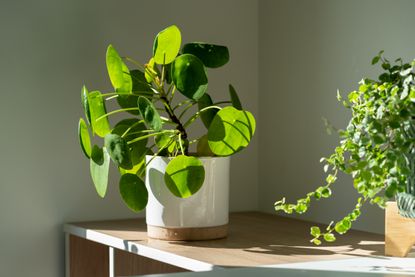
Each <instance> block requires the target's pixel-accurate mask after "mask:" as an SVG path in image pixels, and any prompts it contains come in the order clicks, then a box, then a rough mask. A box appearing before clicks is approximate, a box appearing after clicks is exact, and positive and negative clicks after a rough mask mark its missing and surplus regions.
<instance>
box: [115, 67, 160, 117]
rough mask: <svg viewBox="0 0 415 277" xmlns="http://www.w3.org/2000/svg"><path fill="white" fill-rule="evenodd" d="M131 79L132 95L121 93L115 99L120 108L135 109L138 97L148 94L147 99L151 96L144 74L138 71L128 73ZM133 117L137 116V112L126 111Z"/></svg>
mask: <svg viewBox="0 0 415 277" xmlns="http://www.w3.org/2000/svg"><path fill="white" fill-rule="evenodd" d="M130 75H131V79H132V93H131V94H132V95H125V93H121V94H119V95H118V97H117V102H118V104H119V105H120V107H121V108H124V109H125V108H137V99H138V96H139V95H143V94H148V96H149V97H151V95H152V91H151V88H150V86H149V85H148V83H147V81H146V79H145V77H144V73H143V72H141V71H140V70H131V71H130ZM127 112H128V113H131V114H133V115H138V114H139V111H135V110H132V111H127Z"/></svg>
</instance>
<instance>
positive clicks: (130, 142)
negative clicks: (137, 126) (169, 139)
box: [127, 130, 175, 144]
mask: <svg viewBox="0 0 415 277" xmlns="http://www.w3.org/2000/svg"><path fill="white" fill-rule="evenodd" d="M172 132H175V130H164V131H161V132H156V133H152V134H148V135H145V136H141V137H138V138H135V139H133V140H130V141H128V142H127V144H132V143H134V142H137V141H140V140H143V139H146V138H150V137H154V136H158V135H161V134H164V133H172Z"/></svg>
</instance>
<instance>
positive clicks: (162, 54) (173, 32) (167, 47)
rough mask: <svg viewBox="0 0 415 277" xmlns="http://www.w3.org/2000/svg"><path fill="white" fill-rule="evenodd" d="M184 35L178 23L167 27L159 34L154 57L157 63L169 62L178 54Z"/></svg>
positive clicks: (155, 41)
mask: <svg viewBox="0 0 415 277" xmlns="http://www.w3.org/2000/svg"><path fill="white" fill-rule="evenodd" d="M181 43H182V36H181V34H180V30H179V28H177V26H176V25H172V26H170V27H167V28H166V29H164V30H163V31H161V32H160V33H158V34H157V36H156V39H155V40H154V45H153V57H154V61H155V62H156V63H157V64H169V63H171V62H172V61H173V60H174V59H175V58H176V56H177V54H178V53H179V50H180V45H181Z"/></svg>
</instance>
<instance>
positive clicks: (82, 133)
mask: <svg viewBox="0 0 415 277" xmlns="http://www.w3.org/2000/svg"><path fill="white" fill-rule="evenodd" d="M78 136H79V144H80V145H81V148H82V151H83V152H84V154H85V156H86V157H87V158H88V159H89V158H90V157H91V152H92V149H91V138H90V137H89V132H88V126H87V125H86V123H85V121H84V119H83V118H81V119H79V123H78Z"/></svg>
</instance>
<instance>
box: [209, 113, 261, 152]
mask: <svg viewBox="0 0 415 277" xmlns="http://www.w3.org/2000/svg"><path fill="white" fill-rule="evenodd" d="M255 124H256V123H255V118H254V116H253V115H252V114H251V113H250V112H248V111H239V110H237V109H235V108H234V107H225V108H223V109H222V110H220V111H219V112H218V113H217V114H216V116H215V118H214V119H213V121H212V123H211V124H210V126H209V130H208V142H209V148H210V149H211V150H212V152H213V153H215V154H216V155H218V156H229V155H232V154H234V153H236V152H238V151H240V150H242V149H243V148H245V147H246V146H248V144H249V142H250V141H251V138H252V136H253V135H254V132H255Z"/></svg>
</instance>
